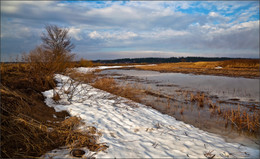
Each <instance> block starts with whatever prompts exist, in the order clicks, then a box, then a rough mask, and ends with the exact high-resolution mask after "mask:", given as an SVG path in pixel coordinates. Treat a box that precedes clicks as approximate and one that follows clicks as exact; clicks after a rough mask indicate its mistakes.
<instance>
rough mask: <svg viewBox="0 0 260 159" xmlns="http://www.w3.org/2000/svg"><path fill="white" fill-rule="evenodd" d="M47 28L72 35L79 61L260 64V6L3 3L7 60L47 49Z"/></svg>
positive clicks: (3, 51) (3, 44)
mask: <svg viewBox="0 0 260 159" xmlns="http://www.w3.org/2000/svg"><path fill="white" fill-rule="evenodd" d="M46 24H54V25H58V26H60V27H67V28H69V29H70V36H71V37H72V42H73V43H74V44H75V46H76V47H75V49H74V50H73V52H74V53H76V55H77V58H78V59H79V58H82V57H83V58H87V59H91V60H96V59H115V58H127V57H130V58H135V57H172V56H176V57H179V56H207V57H223V56H225V57H247V58H259V1H242V2H241V1H240V2H236V1H221V2H214V1H210V2H206V1H198V2H195V1H184V2H179V1H165V2H164V1H148V2H139V1H132V2H128V1H116V2H111V1H98V2H86V1H81V2H59V1H35V2H34V1H28V2H26V1H23V2H15V1H4V2H2V1H1V57H2V61H4V60H8V59H9V56H12V57H15V56H16V55H17V54H21V53H22V52H29V51H30V50H32V49H34V47H35V46H36V45H39V44H41V40H40V36H41V33H42V32H43V31H44V26H45V25H46Z"/></svg>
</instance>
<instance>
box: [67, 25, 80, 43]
mask: <svg viewBox="0 0 260 159" xmlns="http://www.w3.org/2000/svg"><path fill="white" fill-rule="evenodd" d="M69 34H70V36H71V37H72V38H74V39H76V40H78V41H79V40H82V36H81V34H82V30H81V29H80V28H76V27H71V28H69Z"/></svg>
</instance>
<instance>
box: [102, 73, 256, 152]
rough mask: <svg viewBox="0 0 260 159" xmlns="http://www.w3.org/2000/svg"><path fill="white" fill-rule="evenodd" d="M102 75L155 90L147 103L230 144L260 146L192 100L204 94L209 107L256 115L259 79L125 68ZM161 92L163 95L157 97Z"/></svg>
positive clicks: (145, 99) (207, 108) (211, 111)
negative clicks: (211, 105)
mask: <svg viewBox="0 0 260 159" xmlns="http://www.w3.org/2000/svg"><path fill="white" fill-rule="evenodd" d="M100 74H103V75H108V76H110V77H113V78H115V79H117V81H118V82H120V83H122V84H126V83H133V84H141V85H140V88H141V87H142V89H145V90H153V91H151V92H149V93H148V94H147V96H146V97H145V98H143V103H144V104H146V105H150V106H152V107H153V108H155V109H157V110H159V111H161V112H162V113H165V114H168V115H171V116H174V117H175V118H176V119H178V120H182V121H184V122H186V123H189V124H192V125H194V126H196V127H198V128H200V129H203V130H206V131H209V132H212V133H216V134H219V135H221V136H223V137H224V138H225V139H226V140H227V141H229V142H239V143H241V144H246V145H248V146H252V147H259V144H258V143H256V142H255V141H256V138H254V137H252V136H250V137H249V136H243V135H242V136H241V135H240V134H239V133H238V132H236V131H233V130H234V127H233V126H232V127H231V126H230V125H229V126H228V127H227V125H226V124H225V123H226V120H225V119H223V118H220V117H219V116H217V115H214V114H217V110H215V109H212V108H211V107H208V106H203V105H202V106H197V104H198V103H194V102H191V101H190V99H191V97H190V95H191V94H192V93H194V94H196V93H197V92H200V93H201V92H203V94H205V101H204V102H208V105H209V103H210V102H212V103H213V104H216V105H218V106H219V108H222V109H227V108H233V109H237V108H238V107H239V109H241V110H243V109H244V110H246V111H248V112H249V113H254V110H255V109H259V80H258V79H247V78H233V77H223V76H209V75H191V74H182V73H160V72H156V71H142V70H123V69H118V70H117V69H113V70H103V71H102V72H100ZM157 91H158V92H160V93H162V94H163V95H157V94H156V92H157ZM203 98H204V97H203ZM209 99H210V101H209ZM220 102H221V103H220ZM252 108H254V109H252ZM231 132H232V133H231ZM257 137H258V138H259V136H257Z"/></svg>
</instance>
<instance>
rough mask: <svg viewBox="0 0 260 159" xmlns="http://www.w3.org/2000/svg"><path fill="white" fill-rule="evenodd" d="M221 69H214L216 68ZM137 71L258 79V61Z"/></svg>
mask: <svg viewBox="0 0 260 159" xmlns="http://www.w3.org/2000/svg"><path fill="white" fill-rule="evenodd" d="M218 66H220V67H222V69H216V67H218ZM136 68H137V69H142V70H153V71H160V72H178V73H193V74H205V75H221V76H232V77H233V76H234V77H247V78H259V77H260V71H259V60H253V59H240V60H227V61H216V62H179V63H163V64H158V65H154V66H136Z"/></svg>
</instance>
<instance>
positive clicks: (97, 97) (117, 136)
mask: <svg viewBox="0 0 260 159" xmlns="http://www.w3.org/2000/svg"><path fill="white" fill-rule="evenodd" d="M101 68H107V67H101ZM110 68H111V67H110ZM82 70H83V69H81V71H82ZM84 70H87V68H86V69H84ZM84 70H83V71H84ZM55 78H56V80H57V81H59V82H60V83H59V84H58V87H57V88H56V89H57V90H59V89H61V88H62V87H64V88H65V87H68V86H66V85H69V83H68V82H66V80H68V79H69V77H67V76H63V75H56V76H55ZM64 85H65V86H64ZM78 87H79V88H78V90H77V91H79V92H78V93H76V96H75V97H73V98H72V100H71V102H70V103H66V104H60V103H55V102H54V101H53V99H52V96H53V90H49V91H46V92H43V94H44V96H45V97H46V100H45V102H46V104H47V105H48V106H51V107H54V108H55V110H56V111H62V110H66V111H68V112H69V113H70V115H72V116H79V117H81V118H82V120H83V121H84V122H85V123H86V125H87V126H94V127H96V128H97V129H98V130H99V131H101V132H102V135H103V136H102V137H101V139H100V142H102V143H107V145H108V146H109V148H108V149H107V150H106V151H102V152H99V153H97V154H96V155H95V157H97V158H162V157H171V158H187V157H190V158H205V157H207V155H215V158H259V150H257V149H253V148H249V147H245V146H243V145H240V144H235V143H227V142H225V141H224V139H223V138H221V137H220V136H218V135H215V134H211V133H208V132H205V131H202V130H200V129H198V128H195V127H193V126H192V125H189V124H185V123H184V122H182V121H177V120H176V119H175V118H173V117H171V116H168V115H165V114H162V113H160V112H158V111H157V110H154V109H151V108H150V107H147V106H145V105H142V104H138V103H134V102H133V101H129V100H128V99H125V98H122V97H116V98H115V96H114V95H112V94H110V93H107V92H105V91H102V90H99V89H96V88H93V87H92V86H90V85H87V84H82V85H79V86H78ZM83 88H84V89H83ZM81 99H84V100H81ZM61 101H66V96H62V97H61ZM129 102H130V103H131V102H132V103H134V104H135V105H137V106H138V107H137V108H133V107H131V106H130V105H129ZM83 150H84V148H83ZM69 152H70V151H69V150H68V149H67V148H60V149H55V150H52V151H50V152H48V153H46V154H45V155H43V156H42V157H44V158H71V157H72V156H71V155H70V153H69ZM90 153H91V154H92V155H93V154H94V152H89V153H88V154H86V156H83V157H88V155H89V154H90Z"/></svg>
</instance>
